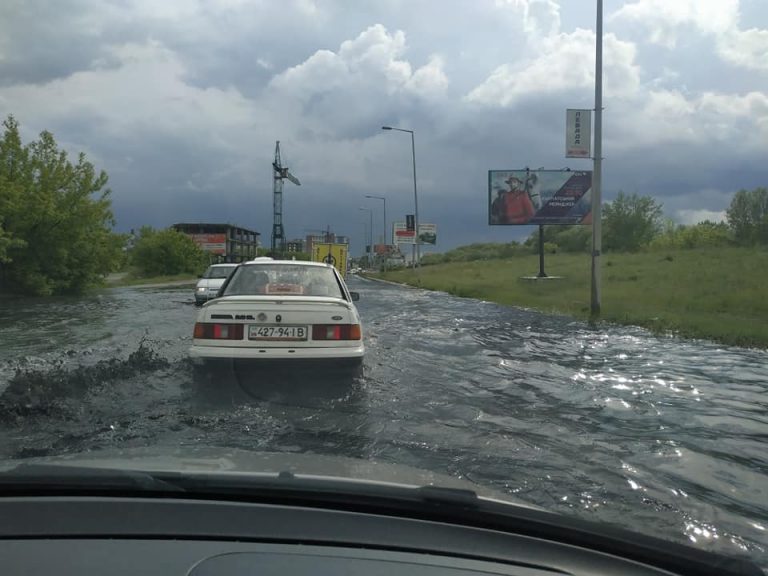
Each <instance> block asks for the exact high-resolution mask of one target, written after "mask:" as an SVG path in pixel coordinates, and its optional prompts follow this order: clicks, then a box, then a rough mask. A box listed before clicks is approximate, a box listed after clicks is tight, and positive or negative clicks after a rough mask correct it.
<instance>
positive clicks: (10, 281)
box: [0, 116, 122, 295]
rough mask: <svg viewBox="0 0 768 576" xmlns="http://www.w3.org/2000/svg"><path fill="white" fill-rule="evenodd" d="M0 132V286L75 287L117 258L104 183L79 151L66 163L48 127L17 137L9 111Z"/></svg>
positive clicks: (31, 290)
mask: <svg viewBox="0 0 768 576" xmlns="http://www.w3.org/2000/svg"><path fill="white" fill-rule="evenodd" d="M3 126H4V128H5V131H4V133H3V136H2V139H0V288H2V290H5V291H10V292H17V293H23V294H36V295H50V294H68V293H80V292H82V291H84V290H86V289H87V288H90V287H93V286H95V285H98V284H99V283H100V282H101V281H102V279H103V276H104V275H105V274H106V273H108V272H110V271H112V270H113V269H114V265H115V263H116V262H118V261H119V256H120V249H121V245H122V238H121V237H120V236H119V235H116V234H114V233H113V232H112V226H113V225H114V218H113V216H112V211H111V201H110V199H109V195H110V190H109V189H108V188H106V184H107V175H106V173H105V172H103V171H102V172H99V173H97V172H96V170H95V168H94V167H93V165H92V164H91V163H90V162H88V161H87V160H86V157H85V155H84V154H80V155H79V156H78V160H77V163H74V164H73V163H72V162H70V161H69V159H68V157H67V153H66V152H64V151H62V150H59V148H58V146H57V144H56V141H55V140H54V138H53V135H52V134H51V133H50V132H47V131H46V132H42V133H41V134H40V138H39V139H38V140H37V141H34V142H32V143H30V144H27V145H23V144H22V142H21V137H20V135H19V125H18V123H17V122H16V120H15V119H14V118H13V116H9V117H8V118H7V119H6V120H5V121H4V122H3Z"/></svg>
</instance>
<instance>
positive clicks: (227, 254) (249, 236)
mask: <svg viewBox="0 0 768 576" xmlns="http://www.w3.org/2000/svg"><path fill="white" fill-rule="evenodd" d="M172 228H173V229H174V230H178V231H179V232H183V233H184V234H187V235H189V236H190V237H191V238H192V239H193V240H194V241H195V242H196V243H197V245H198V246H200V248H202V249H203V250H204V251H205V252H208V254H210V257H211V262H212V263H215V262H242V261H244V260H253V259H254V258H256V256H257V250H258V248H259V246H260V241H259V239H260V236H261V235H260V234H259V233H258V232H256V231H255V230H249V229H247V228H243V227H241V226H234V225H232V224H215V223H202V222H197V223H181V224H174V225H173V226H172Z"/></svg>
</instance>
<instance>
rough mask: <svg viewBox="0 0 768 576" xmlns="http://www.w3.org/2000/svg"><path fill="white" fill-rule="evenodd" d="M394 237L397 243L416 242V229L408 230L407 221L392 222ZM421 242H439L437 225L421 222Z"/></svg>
mask: <svg viewBox="0 0 768 576" xmlns="http://www.w3.org/2000/svg"><path fill="white" fill-rule="evenodd" d="M392 237H393V238H394V239H395V244H396V245H398V244H416V231H415V230H408V223H407V222H394V223H393V224H392ZM419 244H432V245H434V244H437V225H436V224H421V223H419Z"/></svg>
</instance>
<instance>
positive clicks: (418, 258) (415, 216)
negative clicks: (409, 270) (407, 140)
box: [381, 126, 421, 270]
mask: <svg viewBox="0 0 768 576" xmlns="http://www.w3.org/2000/svg"><path fill="white" fill-rule="evenodd" d="M381 129H382V130H396V131H398V132H407V133H408V134H410V135H411V157H412V158H413V208H414V212H413V225H414V228H415V230H414V251H415V252H416V263H415V266H416V269H417V270H418V269H420V268H421V250H420V247H419V194H418V192H417V190H416V140H415V138H414V135H413V130H407V129H405V128H394V127H393V126H382V127H381Z"/></svg>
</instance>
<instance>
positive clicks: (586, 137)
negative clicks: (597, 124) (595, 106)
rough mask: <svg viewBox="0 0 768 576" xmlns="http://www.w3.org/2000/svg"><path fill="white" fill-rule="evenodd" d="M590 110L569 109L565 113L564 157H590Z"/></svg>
mask: <svg viewBox="0 0 768 576" xmlns="http://www.w3.org/2000/svg"><path fill="white" fill-rule="evenodd" d="M591 144H592V110H581V109H574V108H569V109H568V110H566V113H565V157H566V158H589V157H590V156H591V155H592V152H591Z"/></svg>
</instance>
